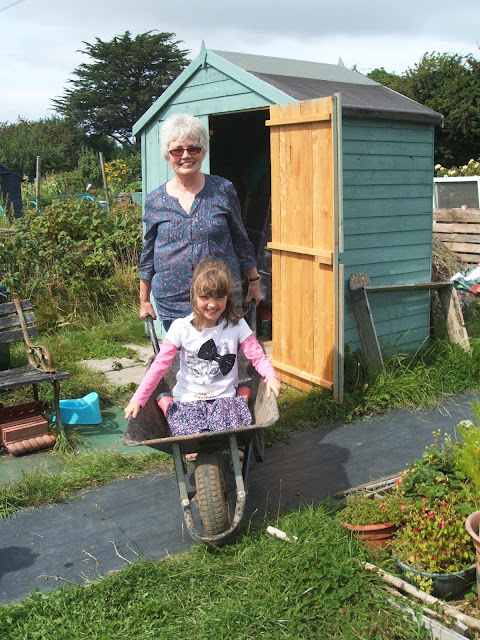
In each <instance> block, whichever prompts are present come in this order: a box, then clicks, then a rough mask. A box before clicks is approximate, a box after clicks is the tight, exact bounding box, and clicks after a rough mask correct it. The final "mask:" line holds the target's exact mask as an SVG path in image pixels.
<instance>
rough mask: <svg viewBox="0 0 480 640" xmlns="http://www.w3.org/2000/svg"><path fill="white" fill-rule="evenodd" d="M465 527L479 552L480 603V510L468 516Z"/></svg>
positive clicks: (479, 597) (478, 579) (479, 600)
mask: <svg viewBox="0 0 480 640" xmlns="http://www.w3.org/2000/svg"><path fill="white" fill-rule="evenodd" d="M465 529H466V530H467V531H468V533H469V534H470V536H471V538H472V541H473V544H474V546H475V551H476V554H477V564H476V567H477V588H478V596H477V597H478V602H479V604H480V511H474V512H473V513H471V514H470V515H469V516H468V518H467V521H466V522H465Z"/></svg>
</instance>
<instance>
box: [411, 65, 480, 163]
mask: <svg viewBox="0 0 480 640" xmlns="http://www.w3.org/2000/svg"><path fill="white" fill-rule="evenodd" d="M405 78H406V90H407V95H408V96H409V97H410V98H413V99H414V100H417V102H420V103H421V104H424V105H425V106H427V107H430V109H433V110H434V111H438V112H439V113H441V114H442V115H443V116H444V118H445V124H444V128H443V129H438V130H437V132H436V135H435V147H436V151H435V161H436V162H438V163H440V164H441V165H443V166H452V165H455V166H458V165H463V164H465V163H467V162H468V161H469V160H470V158H478V157H479V156H480V61H479V60H475V58H473V56H471V55H469V56H462V55H459V54H448V53H432V54H428V53H426V54H425V55H424V56H423V58H422V59H421V61H420V63H419V64H417V65H415V68H414V69H409V70H408V71H407V72H406V74H405Z"/></svg>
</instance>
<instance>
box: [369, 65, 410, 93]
mask: <svg viewBox="0 0 480 640" xmlns="http://www.w3.org/2000/svg"><path fill="white" fill-rule="evenodd" d="M367 76H368V77H369V78H370V79H371V80H375V82H379V83H380V84H383V85H384V86H385V87H388V88H389V89H393V90H394V91H397V92H398V93H402V94H404V93H405V77H404V76H399V75H397V74H396V73H391V72H390V71H385V69H384V67H380V68H378V69H374V70H373V71H370V73H367Z"/></svg>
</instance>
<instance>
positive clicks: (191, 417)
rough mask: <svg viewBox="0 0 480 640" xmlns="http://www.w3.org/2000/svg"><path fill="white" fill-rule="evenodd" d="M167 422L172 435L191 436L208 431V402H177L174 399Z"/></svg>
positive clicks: (168, 410)
mask: <svg viewBox="0 0 480 640" xmlns="http://www.w3.org/2000/svg"><path fill="white" fill-rule="evenodd" d="M166 417H167V422H168V426H169V427H170V431H171V432H172V436H189V435H192V434H194V433H201V432H202V431H206V430H207V429H206V418H207V410H206V402H205V401H204V400H197V401H196V402H176V401H175V400H172V402H171V403H170V404H169V406H168V409H167V416H166Z"/></svg>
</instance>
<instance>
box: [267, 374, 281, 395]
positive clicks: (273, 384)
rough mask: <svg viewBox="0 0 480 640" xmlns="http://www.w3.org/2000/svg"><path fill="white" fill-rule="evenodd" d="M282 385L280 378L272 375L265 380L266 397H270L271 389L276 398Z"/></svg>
mask: <svg viewBox="0 0 480 640" xmlns="http://www.w3.org/2000/svg"><path fill="white" fill-rule="evenodd" d="M281 388H282V386H281V384H280V380H279V379H278V378H277V377H276V376H272V377H271V378H268V380H267V398H269V397H270V393H271V392H272V391H273V393H274V394H275V397H276V398H278V396H279V395H280V390H281Z"/></svg>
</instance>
